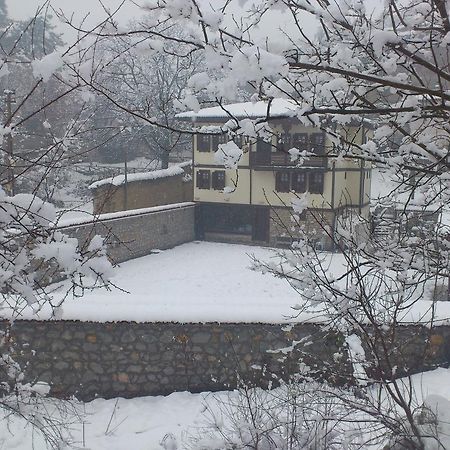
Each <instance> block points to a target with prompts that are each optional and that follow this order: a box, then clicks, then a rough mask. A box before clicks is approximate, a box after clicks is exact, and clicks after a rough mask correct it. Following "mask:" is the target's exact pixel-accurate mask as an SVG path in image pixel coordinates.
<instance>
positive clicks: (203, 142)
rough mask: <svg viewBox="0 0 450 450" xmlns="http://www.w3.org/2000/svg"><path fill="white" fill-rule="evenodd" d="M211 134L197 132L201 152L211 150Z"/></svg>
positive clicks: (198, 147)
mask: <svg viewBox="0 0 450 450" xmlns="http://www.w3.org/2000/svg"><path fill="white" fill-rule="evenodd" d="M210 138H211V136H208V135H206V134H197V150H198V151H199V152H209V151H210V141H211V139H210Z"/></svg>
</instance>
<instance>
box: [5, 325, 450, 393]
mask: <svg viewBox="0 0 450 450" xmlns="http://www.w3.org/2000/svg"><path fill="white" fill-rule="evenodd" d="M1 328H2V329H3V330H5V329H8V333H7V335H8V336H9V339H7V340H6V343H7V345H9V346H11V347H12V348H13V349H14V354H13V357H14V358H15V359H16V360H17V361H18V362H19V363H20V364H21V366H22V367H23V368H24V369H25V376H26V380H27V381H30V382H34V381H37V380H40V381H46V382H48V383H49V384H50V385H51V395H54V396H58V397H69V396H71V395H75V396H76V397H78V398H79V399H82V400H91V399H93V398H96V397H104V398H110V397H116V396H121V397H134V396H143V395H164V394H169V393H171V392H174V391H184V390H188V391H191V392H201V391H210V390H211V391H216V390H223V389H232V388H235V387H236V386H237V383H238V378H239V377H240V378H242V379H244V380H246V381H249V382H251V383H253V384H255V385H259V386H262V387H267V386H269V385H270V384H272V383H273V382H274V381H275V382H276V380H277V378H278V377H282V378H284V379H286V378H288V376H289V375H290V374H292V373H296V372H298V362H299V361H300V360H302V361H303V362H304V363H305V364H306V365H307V366H309V368H310V370H309V372H308V375H309V376H313V377H315V378H325V379H327V380H328V381H329V382H331V383H337V384H342V383H346V382H348V380H349V379H350V378H351V373H352V371H351V368H350V365H349V363H348V359H347V352H346V348H345V344H344V342H343V338H342V336H339V335H330V334H329V333H327V334H326V333H324V332H323V330H322V329H321V328H320V326H319V325H314V324H297V325H295V326H292V325H287V324H286V325H284V326H283V325H268V324H257V323H254V324H245V323H242V324H233V323H228V324H227V323H222V324H219V323H207V324H195V323H194V324H180V323H135V322H118V323H92V322H75V321H47V322H40V321H25V320H23V321H22V320H18V321H16V322H14V323H13V324H12V325H9V323H7V322H3V323H2V324H1ZM293 342H296V343H297V344H296V345H295V350H294V351H293V352H292V353H290V352H288V351H286V350H288V349H289V348H291V347H292V343H293ZM449 343H450V327H438V328H436V329H434V330H433V331H432V332H430V330H428V329H427V328H424V327H419V326H413V327H401V328H400V329H399V333H398V336H397V337H396V341H395V342H393V343H392V346H391V350H392V352H393V355H395V357H396V363H397V365H398V374H399V375H401V374H402V373H407V372H409V373H414V372H418V371H422V370H427V369H431V368H434V367H436V366H439V365H441V366H448V363H449V361H450V350H449ZM280 349H281V350H280ZM396 355H399V356H398V357H397V356H396Z"/></svg>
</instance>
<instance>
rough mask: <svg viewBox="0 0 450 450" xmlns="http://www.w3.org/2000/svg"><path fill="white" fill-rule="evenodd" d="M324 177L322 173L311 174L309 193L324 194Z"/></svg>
mask: <svg viewBox="0 0 450 450" xmlns="http://www.w3.org/2000/svg"><path fill="white" fill-rule="evenodd" d="M323 180H324V175H323V173H321V172H313V173H310V174H309V192H311V194H323Z"/></svg>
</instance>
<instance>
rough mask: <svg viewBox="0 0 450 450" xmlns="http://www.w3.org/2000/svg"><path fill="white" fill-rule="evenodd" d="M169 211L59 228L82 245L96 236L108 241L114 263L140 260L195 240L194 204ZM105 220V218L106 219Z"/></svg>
mask: <svg viewBox="0 0 450 450" xmlns="http://www.w3.org/2000/svg"><path fill="white" fill-rule="evenodd" d="M165 208H166V209H158V208H154V210H153V211H152V210H151V208H149V209H148V210H143V211H144V212H142V213H139V214H136V213H137V212H139V210H134V211H133V210H132V211H124V212H123V213H114V215H115V217H113V218H107V217H108V216H111V215H108V214H106V215H104V216H99V217H98V219H97V220H96V221H95V222H88V223H80V224H77V225H70V226H63V227H59V229H60V230H61V231H62V232H63V233H65V234H67V235H69V236H71V237H76V238H77V239H78V240H79V242H80V244H81V245H83V243H85V242H89V241H90V240H91V239H92V238H93V237H94V236H95V235H96V234H99V235H101V236H103V237H105V238H106V240H105V242H106V245H107V252H108V256H109V257H110V258H111V260H112V261H113V262H115V263H120V262H123V261H127V260H129V259H133V258H139V257H141V256H145V255H148V254H150V253H151V251H152V250H155V249H161V250H164V249H167V248H172V247H175V246H177V245H180V244H183V243H185V242H190V241H193V240H194V239H195V228H194V220H195V218H194V216H195V214H194V211H195V205H194V204H193V203H185V204H183V203H180V204H177V205H174V206H173V207H171V205H166V206H165ZM105 217H106V218H105Z"/></svg>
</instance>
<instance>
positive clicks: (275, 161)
mask: <svg viewBox="0 0 450 450" xmlns="http://www.w3.org/2000/svg"><path fill="white" fill-rule="evenodd" d="M250 164H251V166H252V167H255V168H258V167H260V168H263V167H277V166H278V167H279V166H282V167H295V166H296V165H297V161H291V155H289V154H288V153H284V152H270V153H269V152H251V153H250ZM302 166H304V167H326V166H327V158H326V157H311V158H307V159H305V160H304V161H303V163H302Z"/></svg>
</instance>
